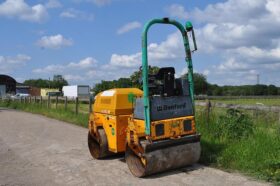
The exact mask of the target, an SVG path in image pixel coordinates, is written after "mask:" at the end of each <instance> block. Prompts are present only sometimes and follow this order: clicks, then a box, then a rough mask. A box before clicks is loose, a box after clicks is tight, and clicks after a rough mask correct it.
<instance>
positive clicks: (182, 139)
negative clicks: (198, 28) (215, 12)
mask: <svg viewBox="0 0 280 186" xmlns="http://www.w3.org/2000/svg"><path fill="white" fill-rule="evenodd" d="M154 24H170V25H174V26H175V27H177V28H178V29H179V31H180V33H181V34H182V39H183V43H184V48H185V54H186V57H185V63H186V65H187V67H188V76H187V78H175V69H174V68H173V67H163V68H160V69H159V71H158V72H157V73H155V74H149V69H148V68H149V66H148V56H147V33H148V30H149V28H150V27H151V26H152V25H154ZM188 33H190V34H191V35H192V40H193V46H194V47H193V48H194V50H196V49H197V47H196V41H195V35H194V31H193V26H192V24H191V23H190V22H187V23H186V25H185V27H184V26H183V25H182V24H181V23H179V22H177V21H175V20H171V19H168V18H163V19H153V20H151V21H149V22H148V23H146V25H145V26H144V29H143V34H142V67H141V71H142V86H143V90H140V89H138V88H116V89H110V90H106V91H103V92H100V93H99V94H97V95H96V96H95V100H94V103H93V105H92V108H93V109H92V112H91V114H90V117H89V133H88V147H89V151H90V153H91V155H92V156H93V157H94V158H96V159H101V158H106V157H108V156H111V155H113V154H116V153H125V160H126V163H127V165H128V168H129V170H130V171H131V173H132V174H133V175H134V176H136V177H144V176H148V175H151V174H155V173H158V172H163V171H166V170H170V169H176V168H179V167H183V166H186V165H191V164H194V163H196V162H197V161H198V160H199V157H200V152H201V149H200V135H199V134H198V133H197V132H196V126H195V111H194V87H193V86H194V85H193V66H192V59H191V52H192V51H191V49H190V45H189V39H188Z"/></svg>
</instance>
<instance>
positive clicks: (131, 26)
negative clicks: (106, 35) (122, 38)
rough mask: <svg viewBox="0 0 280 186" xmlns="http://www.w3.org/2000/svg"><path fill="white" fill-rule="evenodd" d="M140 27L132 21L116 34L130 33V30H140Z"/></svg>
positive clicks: (136, 22) (139, 24)
mask: <svg viewBox="0 0 280 186" xmlns="http://www.w3.org/2000/svg"><path fill="white" fill-rule="evenodd" d="M141 26H142V24H141V23H139V22H138V21H133V22H130V23H127V24H125V25H123V26H122V27H121V28H119V29H118V31H117V34H124V33H126V32H130V31H131V30H134V29H137V28H140V27H141Z"/></svg>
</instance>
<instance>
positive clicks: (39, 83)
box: [23, 75, 68, 91]
mask: <svg viewBox="0 0 280 186" xmlns="http://www.w3.org/2000/svg"><path fill="white" fill-rule="evenodd" d="M23 84H24V85H28V86H32V87H38V88H56V89H59V90H60V91H61V90H62V87H63V86H65V85H68V82H67V81H66V80H65V79H64V78H63V77H62V76H61V75H54V77H53V79H52V80H47V79H41V78H40V79H28V80H25V81H24V82H23Z"/></svg>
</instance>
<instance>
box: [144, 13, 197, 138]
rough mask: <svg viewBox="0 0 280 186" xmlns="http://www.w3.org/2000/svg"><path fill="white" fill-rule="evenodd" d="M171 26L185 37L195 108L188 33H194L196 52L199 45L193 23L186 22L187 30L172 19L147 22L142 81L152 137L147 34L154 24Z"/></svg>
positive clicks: (146, 124)
mask: <svg viewBox="0 0 280 186" xmlns="http://www.w3.org/2000/svg"><path fill="white" fill-rule="evenodd" d="M157 23H159V24H171V25H174V26H176V27H177V28H178V29H179V30H180V32H181V34H182V37H183V41H184V47H185V53H186V58H185V61H186V62H187V65H188V81H189V84H190V96H191V98H192V103H193V107H194V85H193V65H192V57H191V52H192V51H191V50H190V45H189V40H188V35H187V32H191V33H192V38H193V43H194V51H195V50H197V45H196V41H195V35H194V31H193V26H192V23H191V22H186V25H185V28H184V26H183V25H182V24H181V23H179V22H177V21H175V20H172V19H169V18H163V19H153V20H150V21H149V22H147V23H146V24H145V26H144V29H143V31H142V80H143V92H144V96H143V101H144V117H145V134H146V135H150V132H151V128H150V126H151V118H150V100H149V88H148V72H149V69H148V68H149V67H148V50H147V34H148V30H149V28H150V27H151V26H152V25H153V24H157Z"/></svg>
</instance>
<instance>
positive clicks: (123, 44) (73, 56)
mask: <svg viewBox="0 0 280 186" xmlns="http://www.w3.org/2000/svg"><path fill="white" fill-rule="evenodd" d="M163 17H169V18H172V19H176V20H177V21H179V22H180V23H182V24H184V23H185V22H186V21H191V22H192V23H193V25H194V29H195V34H196V39H197V46H198V51H196V52H194V53H193V55H192V56H193V66H194V71H195V72H198V73H202V74H204V75H205V76H206V77H207V80H208V82H210V83H212V84H218V85H245V84H256V83H257V76H259V82H260V83H261V84H274V85H277V86H280V31H279V30H280V1H279V0H223V1H218V0H208V1H197V0H188V1H186V0H174V1H172V0H152V1H151V0H150V1H149V0H67V1H66V0H46V1H43V0H28V1H27V0H0V25H1V29H0V74H7V75H10V76H12V77H14V78H15V79H16V80H17V81H18V82H23V81H24V80H26V79H37V78H43V79H49V78H50V79H52V77H53V75H55V74H61V75H63V77H64V78H65V79H66V80H67V81H68V82H69V83H70V84H85V85H90V86H93V85H94V84H96V83H98V82H100V81H101V80H113V79H117V78H120V77H129V76H130V75H131V74H132V73H133V72H134V71H136V70H138V69H139V67H140V66H141V32H142V28H143V25H144V24H145V23H146V22H147V21H149V20H151V19H154V18H163ZM148 51H149V54H148V56H149V65H156V66H160V67H163V66H174V67H175V70H176V76H177V77H179V76H180V75H182V74H184V73H186V72H187V65H186V63H185V62H184V50H183V43H182V37H181V35H180V34H179V32H178V30H176V28H175V27H174V26H171V25H170V26H167V25H155V26H152V27H151V29H150V30H149V33H148Z"/></svg>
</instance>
